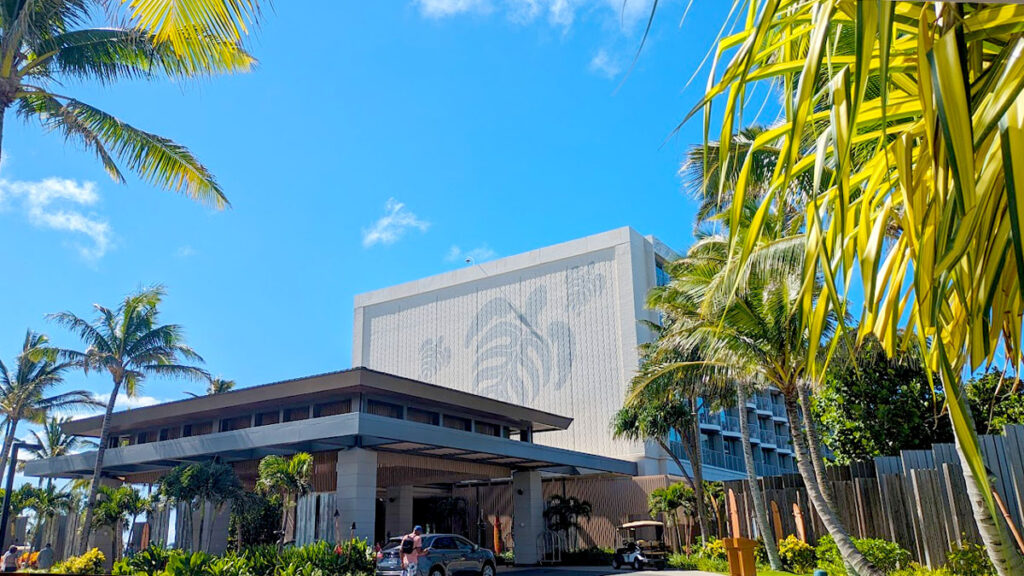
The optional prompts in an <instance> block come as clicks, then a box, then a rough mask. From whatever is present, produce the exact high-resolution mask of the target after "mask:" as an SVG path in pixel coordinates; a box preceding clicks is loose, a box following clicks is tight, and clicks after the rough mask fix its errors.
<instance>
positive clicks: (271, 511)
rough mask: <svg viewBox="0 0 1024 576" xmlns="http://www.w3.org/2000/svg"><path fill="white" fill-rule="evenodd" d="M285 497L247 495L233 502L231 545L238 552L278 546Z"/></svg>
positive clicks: (252, 493)
mask: <svg viewBox="0 0 1024 576" xmlns="http://www.w3.org/2000/svg"><path fill="white" fill-rule="evenodd" d="M282 512H283V511H282V510H281V497H280V496H279V495H277V494H269V495H263V494H259V493H256V492H247V491H243V492H242V493H241V494H239V496H238V497H237V498H235V499H234V500H232V501H231V519H230V522H229V525H230V526H229V535H228V539H229V540H228V545H229V546H233V547H234V549H235V550H241V549H242V548H244V547H249V546H258V545H263V544H273V543H274V542H277V529H278V525H279V524H280V523H281V514H282Z"/></svg>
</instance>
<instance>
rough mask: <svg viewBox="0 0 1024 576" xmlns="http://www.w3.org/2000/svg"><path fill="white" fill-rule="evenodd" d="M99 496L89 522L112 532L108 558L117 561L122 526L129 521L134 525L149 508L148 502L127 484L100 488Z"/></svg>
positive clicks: (121, 538)
mask: <svg viewBox="0 0 1024 576" xmlns="http://www.w3.org/2000/svg"><path fill="white" fill-rule="evenodd" d="M99 494H100V498H99V499H98V500H97V503H96V512H95V514H94V515H93V516H91V518H90V522H92V523H93V525H94V527H96V528H101V527H106V528H109V529H110V530H111V532H113V536H114V537H113V538H112V541H111V543H110V557H111V558H113V559H114V560H119V559H120V558H121V550H123V549H124V546H123V545H122V540H123V538H124V524H125V523H127V522H129V521H131V522H132V524H133V525H134V523H135V520H136V519H137V518H138V516H139V515H140V514H142V513H143V512H145V511H146V510H147V509H148V508H149V500H148V499H147V498H146V497H144V496H143V495H142V494H141V493H140V492H139V490H138V489H137V488H134V487H132V486H128V485H127V484H125V485H121V486H118V487H117V488H114V487H112V486H101V487H100V489H99Z"/></svg>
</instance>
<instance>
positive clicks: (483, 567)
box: [377, 534, 497, 576]
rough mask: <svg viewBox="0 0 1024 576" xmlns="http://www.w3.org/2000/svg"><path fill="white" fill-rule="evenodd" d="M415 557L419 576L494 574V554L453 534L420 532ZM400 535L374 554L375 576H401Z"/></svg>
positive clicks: (488, 575)
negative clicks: (419, 551)
mask: <svg viewBox="0 0 1024 576" xmlns="http://www.w3.org/2000/svg"><path fill="white" fill-rule="evenodd" d="M422 538H423V551H424V552H426V554H424V555H423V556H420V559H419V568H420V575H421V576H470V575H472V576H494V567H495V565H496V564H497V563H496V562H495V560H494V553H493V552H491V551H490V550H488V549H486V548H481V547H479V546H477V545H476V544H473V543H472V542H470V541H469V540H466V539H465V538H463V537H462V536H459V535H457V534H424V535H423V536H422ZM401 543H402V539H401V538H392V539H390V540H388V542H387V544H385V545H384V547H383V548H381V550H380V552H378V553H377V576H401V575H402V558H401V553H400V552H401V550H400V548H401Z"/></svg>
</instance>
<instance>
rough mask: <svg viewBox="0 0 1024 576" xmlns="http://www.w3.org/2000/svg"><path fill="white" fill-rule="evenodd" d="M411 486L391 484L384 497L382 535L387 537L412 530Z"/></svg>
mask: <svg viewBox="0 0 1024 576" xmlns="http://www.w3.org/2000/svg"><path fill="white" fill-rule="evenodd" d="M412 489H413V487H412V486H393V487H391V488H388V489H387V495H386V496H385V498H384V535H385V536H386V537H388V538H391V537H393V536H401V535H402V534H408V533H409V532H412V528H413V523H412V522H413V520H412Z"/></svg>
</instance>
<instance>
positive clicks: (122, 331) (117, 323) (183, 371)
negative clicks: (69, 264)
mask: <svg viewBox="0 0 1024 576" xmlns="http://www.w3.org/2000/svg"><path fill="white" fill-rule="evenodd" d="M163 297H164V289H163V287H161V286H154V287H152V288H146V289H144V290H140V291H138V292H136V293H134V294H131V295H129V296H127V297H126V298H125V299H124V301H123V302H121V304H120V305H118V307H117V308H114V309H110V308H106V307H104V306H100V305H99V304H94V305H93V306H94V308H95V309H96V319H95V320H94V321H92V322H89V321H87V320H84V319H82V318H80V317H78V316H76V315H75V314H73V313H71V312H61V313H58V314H51V315H50V318H51V319H53V320H54V321H56V322H57V323H58V324H59V325H61V326H63V327H65V328H68V329H70V330H71V331H73V332H75V333H77V334H78V336H79V337H80V338H81V339H82V341H83V342H84V343H85V345H86V346H87V348H86V349H85V350H84V351H80V352H78V351H69V350H64V351H62V353H63V354H64V355H65V356H67V357H69V358H71V359H72V360H74V361H76V362H79V363H80V364H81V365H82V366H83V367H84V369H85V371H86V373H88V372H89V371H90V370H96V371H103V372H107V373H108V374H109V375H110V378H111V380H112V381H113V384H114V386H113V388H112V389H111V391H110V396H109V397H108V399H107V406H106V412H104V415H103V424H102V426H101V427H100V437H99V446H98V448H97V450H96V463H95V466H94V468H93V474H92V484H91V486H90V488H89V498H88V500H87V502H86V508H85V521H84V522H83V524H82V535H81V537H80V538H81V546H83V550H84V546H85V545H86V543H87V542H88V531H89V530H91V529H92V515H93V508H94V505H95V503H96V496H97V494H98V493H99V486H100V473H101V471H102V470H103V457H104V455H105V454H106V451H107V447H108V446H109V444H110V417H111V414H113V412H114V405H115V404H116V403H117V398H118V395H119V394H120V393H121V391H122V389H123V390H124V392H125V394H127V395H128V396H134V395H135V394H136V393H137V392H138V391H139V390H140V387H141V385H142V383H143V382H144V381H145V380H146V378H147V377H148V376H170V377H178V378H192V379H199V380H205V379H207V378H209V374H208V373H207V372H206V371H205V370H202V369H200V368H197V367H195V366H192V365H188V364H184V363H182V360H184V361H190V362H202V358H201V357H200V356H199V355H198V354H196V353H195V351H193V350H192V349H191V348H189V347H188V346H186V345H185V336H184V333H183V331H182V329H181V327H180V326H178V325H176V324H160V322H159V320H160V311H159V305H160V303H161V301H162V300H163Z"/></svg>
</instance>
